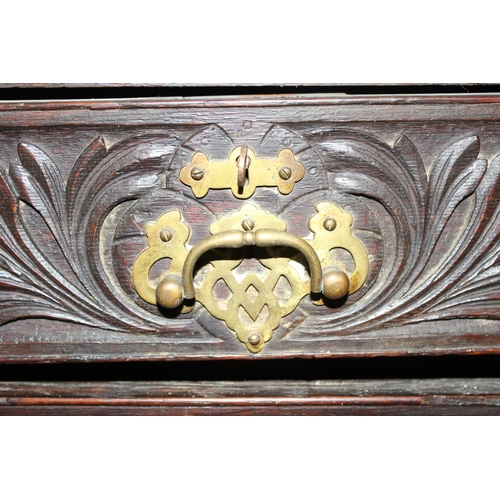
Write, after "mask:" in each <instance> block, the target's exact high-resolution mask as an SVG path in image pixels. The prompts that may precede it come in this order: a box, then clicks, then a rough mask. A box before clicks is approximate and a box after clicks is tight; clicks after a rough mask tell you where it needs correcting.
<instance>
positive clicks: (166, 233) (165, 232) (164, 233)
mask: <svg viewBox="0 0 500 500" xmlns="http://www.w3.org/2000/svg"><path fill="white" fill-rule="evenodd" d="M172 236H173V234H172V231H170V229H167V228H165V229H162V230H161V231H160V239H161V240H162V241H164V242H165V243H166V242H167V241H170V240H171V239H172Z"/></svg>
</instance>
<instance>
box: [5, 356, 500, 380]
mask: <svg viewBox="0 0 500 500" xmlns="http://www.w3.org/2000/svg"><path fill="white" fill-rule="evenodd" d="M492 377H500V356H494V355H485V356H439V357H423V356H419V357H409V358H407V357H398V358H392V357H377V358H355V359H352V358H351V359H347V358H338V359H291V360H246V361H243V360H238V361H232V360H231V361H222V360H214V361H169V362H149V361H148V362H127V363H63V364H41V365H26V364H24V365H0V381H33V380H37V381H40V382H42V381H47V382H49V381H54V382H57V381H88V382H90V381H96V382H98V381H113V380H125V381H134V380H135V381H139V380H142V381H148V380H149V381H153V380H156V381H168V380H172V381H182V380H185V381H202V380H237V381H242V380H278V379H279V380H320V379H322V380H351V379H358V380H359V379H365V380H370V379H372V380H373V379H432V378H492Z"/></svg>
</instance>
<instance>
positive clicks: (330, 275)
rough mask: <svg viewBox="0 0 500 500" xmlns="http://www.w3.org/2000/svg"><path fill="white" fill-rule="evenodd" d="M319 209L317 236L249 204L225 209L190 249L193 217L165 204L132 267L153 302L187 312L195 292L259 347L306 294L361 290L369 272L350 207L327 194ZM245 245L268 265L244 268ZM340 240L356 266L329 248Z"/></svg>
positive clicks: (319, 298)
mask: <svg viewBox="0 0 500 500" xmlns="http://www.w3.org/2000/svg"><path fill="white" fill-rule="evenodd" d="M316 211H317V212H318V213H317V214H316V215H314V216H313V217H311V219H310V221H309V228H310V230H311V231H312V233H313V234H314V237H313V239H312V240H304V239H302V238H299V237H298V236H295V235H293V234H290V233H288V232H287V225H286V222H285V221H283V220H281V219H279V218H278V217H277V216H276V215H273V214H271V213H268V212H265V211H264V210H261V209H259V208H257V207H255V206H254V205H251V204H244V205H243V206H242V207H241V208H240V209H239V210H237V211H235V212H232V213H230V214H228V215H224V216H221V217H219V219H218V220H217V221H215V222H214V223H213V224H212V225H211V226H210V233H211V236H209V237H207V238H205V239H204V240H202V241H201V242H199V243H198V244H196V245H195V246H194V247H192V248H191V249H189V250H188V240H189V237H190V229H189V227H188V225H187V224H186V222H185V221H183V220H182V216H181V213H180V212H179V211H172V212H167V213H165V214H163V215H162V216H161V217H160V218H159V219H158V220H157V221H156V222H150V223H148V224H147V226H146V233H147V237H148V245H149V246H148V248H147V249H146V250H144V251H143V252H142V253H141V254H139V256H138V257H137V259H136V261H135V263H134V267H133V271H132V277H133V282H134V286H135V288H136V291H137V293H138V294H139V295H140V297H141V298H142V299H143V300H145V301H146V302H149V303H150V304H158V305H160V306H163V307H168V308H180V312H183V313H185V312H189V311H190V310H191V309H192V307H193V306H187V305H186V303H185V302H188V301H190V300H192V299H195V298H196V300H198V301H199V302H201V303H202V304H203V305H204V307H205V308H206V309H207V311H208V312H209V313H210V314H211V315H212V316H213V317H215V318H217V319H219V320H221V321H224V322H225V323H226V325H227V326H228V328H229V329H231V330H232V331H234V332H235V333H236V336H237V338H238V339H239V340H240V341H241V342H243V343H244V344H245V345H246V347H247V349H248V350H249V351H250V352H253V353H257V352H259V351H261V350H262V348H263V347H264V344H265V343H266V342H268V341H269V340H270V339H271V337H272V333H273V330H275V329H276V328H277V327H278V326H279V324H280V322H281V319H282V318H283V317H285V316H287V315H288V314H290V313H292V312H293V311H294V310H295V308H296V307H297V306H298V304H299V302H300V301H301V300H302V298H303V297H304V296H305V295H307V294H311V300H313V302H314V303H315V304H317V305H323V304H324V299H323V297H327V298H330V299H339V298H342V297H344V296H345V295H347V294H351V293H354V292H355V291H357V290H359V288H360V287H361V286H362V285H363V284H364V282H365V280H366V278H367V276H368V270H369V269H368V266H369V261H368V254H367V252H366V249H365V247H364V246H363V244H362V243H361V241H360V240H358V239H357V238H356V237H355V236H353V235H352V233H351V226H352V223H353V218H352V215H351V214H349V213H347V212H344V211H342V210H341V209H340V208H339V207H337V206H336V205H334V204H333V203H329V202H324V203H319V204H318V205H317V206H316ZM243 247H254V251H253V257H255V258H256V259H257V260H258V262H259V263H260V266H261V267H262V268H263V269H264V271H265V272H264V273H262V272H260V273H256V272H254V271H252V270H250V271H246V272H244V273H243V274H242V273H241V272H240V273H238V269H239V267H240V266H241V265H242V263H243V262H244V261H245V254H244V252H242V251H241V250H238V249H241V248H243ZM334 248H343V249H345V250H347V251H348V252H349V253H350V254H351V255H352V257H353V260H354V264H355V269H354V271H353V272H352V273H348V272H347V271H346V269H345V268H344V267H343V265H342V263H340V262H337V261H335V260H334V259H333V257H332V256H331V253H330V250H332V249H334ZM290 249H292V250H291V251H290ZM210 251H212V252H215V254H212V255H213V257H212V258H210V261H209V269H208V270H205V272H204V275H203V280H202V281H201V282H200V283H199V284H198V286H197V287H195V285H194V281H193V274H194V268H195V264H196V263H197V262H198V260H199V259H201V257H202V256H203V255H205V254H206V255H210V254H208V252H210ZM224 252H225V253H224ZM227 252H229V253H227ZM238 252H240V253H238ZM297 255H301V256H302V257H303V258H304V259H305V262H307V266H308V268H309V274H310V276H309V278H308V277H306V278H305V279H304V276H303V275H302V274H301V273H300V272H299V270H298V269H297V268H296V266H294V265H293V262H296V261H297V259H296V257H297ZM165 257H168V258H170V259H172V262H171V265H170V268H169V269H168V271H165V272H164V273H163V274H162V276H161V277H160V282H159V284H158V286H157V287H156V288H155V287H154V286H153V285H152V284H151V283H150V281H149V278H148V275H149V270H150V269H151V267H152V266H153V264H154V263H155V262H157V261H159V260H161V259H163V258H165ZM304 259H303V260H304ZM292 261H293V262H292ZM263 274H264V275H265V276H264V277H263ZM283 280H284V281H285V288H288V293H287V294H285V295H286V296H284V295H283V293H281V292H280V290H279V288H280V286H282V285H283ZM280 283H281V284H280ZM219 284H222V285H223V287H225V288H226V291H227V292H228V294H227V297H226V300H221V298H220V297H218V296H217V293H216V289H217V287H218V285H219Z"/></svg>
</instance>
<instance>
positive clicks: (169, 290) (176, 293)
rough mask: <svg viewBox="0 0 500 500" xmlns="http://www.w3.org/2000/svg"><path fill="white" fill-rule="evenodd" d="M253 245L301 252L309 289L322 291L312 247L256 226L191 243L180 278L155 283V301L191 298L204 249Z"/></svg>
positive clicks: (169, 304)
mask: <svg viewBox="0 0 500 500" xmlns="http://www.w3.org/2000/svg"><path fill="white" fill-rule="evenodd" d="M254 245H255V246H257V247H272V246H284V247H291V248H295V249H296V250H298V251H299V252H301V253H302V255H304V257H305V258H306V260H307V263H308V265H309V272H310V274H311V282H310V288H311V293H321V292H323V276H322V272H321V263H320V261H319V258H318V256H317V255H316V252H315V251H314V248H313V247H312V246H311V245H309V243H307V241H305V240H303V239H301V238H299V237H298V236H295V235H293V234H290V233H285V232H283V231H276V230H273V229H257V230H256V231H239V230H233V231H226V232H223V233H219V234H215V235H213V236H209V237H208V238H205V239H204V240H203V241H200V242H199V243H198V244H197V245H195V246H194V247H193V248H192V249H191V251H190V252H189V253H188V255H187V257H186V260H185V262H184V267H183V269H182V280H179V278H178V277H176V276H167V277H166V278H164V279H163V280H162V281H161V282H160V283H159V284H158V287H157V288H156V300H157V302H158V304H160V305H161V306H162V307H165V308H167V309H172V308H176V307H179V305H180V304H181V302H182V300H183V299H185V300H191V299H194V298H195V290H194V285H193V272H194V266H195V265H196V262H197V261H198V259H199V258H200V257H201V256H202V255H203V254H204V253H205V252H208V251H209V250H214V249H217V248H241V247H243V246H254ZM343 274H345V273H343ZM346 278H347V276H346ZM347 280H349V278H347ZM348 288H349V287H348V286H347V288H346V290H345V292H344V294H343V295H345V293H347V290H348ZM325 295H326V296H327V297H329V298H340V297H336V296H330V295H332V292H331V291H330V294H329V293H328V291H327V293H325Z"/></svg>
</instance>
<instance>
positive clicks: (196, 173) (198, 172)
mask: <svg viewBox="0 0 500 500" xmlns="http://www.w3.org/2000/svg"><path fill="white" fill-rule="evenodd" d="M204 175H205V171H204V170H203V169H202V168H197V167H195V168H193V170H191V179H194V180H195V181H201V179H203V176H204Z"/></svg>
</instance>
